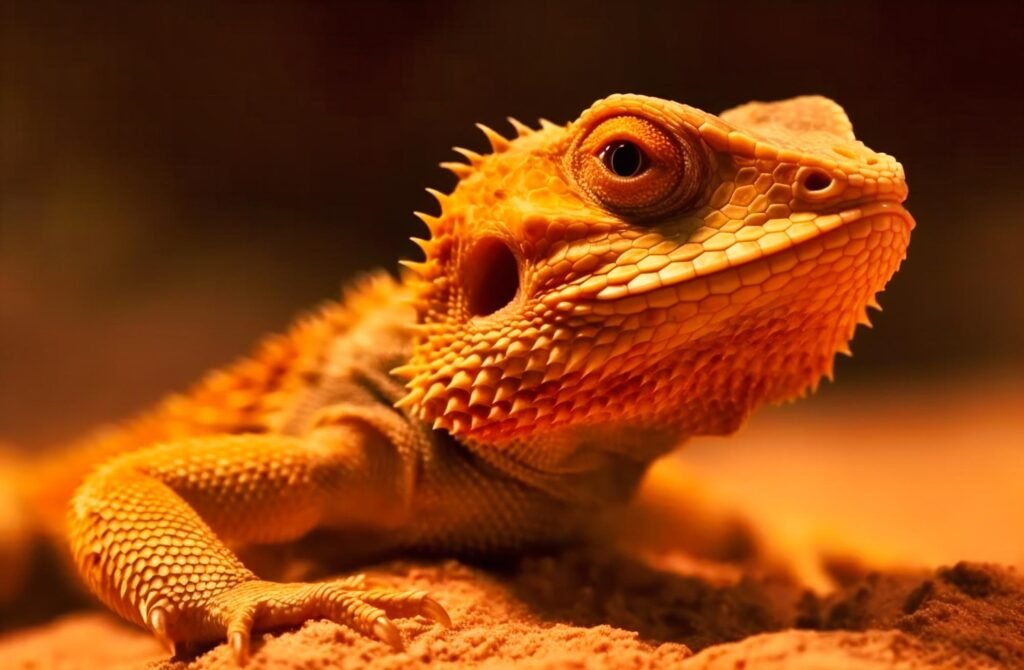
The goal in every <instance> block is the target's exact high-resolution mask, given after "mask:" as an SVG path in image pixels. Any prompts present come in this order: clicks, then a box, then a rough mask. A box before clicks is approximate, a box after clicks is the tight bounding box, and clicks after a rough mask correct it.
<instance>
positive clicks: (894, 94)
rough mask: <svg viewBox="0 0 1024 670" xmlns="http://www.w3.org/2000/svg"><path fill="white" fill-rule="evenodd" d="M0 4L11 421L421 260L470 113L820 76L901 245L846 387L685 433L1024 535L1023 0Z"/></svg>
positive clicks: (739, 491) (5, 374) (214, 353)
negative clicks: (900, 208) (899, 261)
mask: <svg viewBox="0 0 1024 670" xmlns="http://www.w3.org/2000/svg"><path fill="white" fill-rule="evenodd" d="M0 6H2V15H0V439H2V440H6V441H9V442H11V443H12V444H15V445H18V447H20V448H28V449H38V448H43V447H46V446H48V445H53V444H59V443H60V442H61V441H62V440H66V439H68V438H69V437H71V436H74V435H76V434H78V433H79V432H81V431H82V430H84V429H86V428H87V427H89V426H91V425H93V424H96V423H98V422H103V421H108V420H113V419H116V418H119V417H122V416H125V415H126V414H130V413H131V412H134V411H136V410H139V409H140V408H143V407H145V406H146V405H147V404H149V403H151V402H152V401H154V400H155V399H157V398H159V397H160V396H161V395H162V394H164V393H165V392H166V391H168V390H171V389H179V388H182V387H183V386H185V385H187V384H188V383H189V382H190V381H191V380H193V379H195V378H196V377H197V376H198V375H199V374H200V373H201V372H203V371H204V370H206V369H207V368H209V367H211V366H214V365H218V364H221V363H223V362H226V361H228V360H230V359H232V358H234V357H235V356H237V355H238V354H240V353H242V352H244V351H245V350H246V349H247V347H248V346H249V345H250V343H252V342H253V341H254V340H256V339H257V338H258V337H259V336H260V335H261V334H262V333H264V332H265V331H268V330H274V329H279V328H281V327H283V326H284V325H285V324H286V323H287V322H288V320H289V319H290V318H291V317H292V316H293V315H295V314H296V313H297V312H299V311H301V310H302V309H305V308H307V307H309V306H312V305H313V304H315V303H317V302H319V301H322V300H325V299H329V298H332V297H335V296H337V295H338V291H339V287H340V285H341V283H342V282H343V281H345V280H346V279H349V278H351V277H352V276H354V275H356V274H358V273H360V272H363V271H366V270H369V269H371V268H375V267H379V266H383V267H386V268H391V269H393V268H395V261H396V260H397V259H398V258H401V257H414V256H415V255H416V250H415V248H414V247H413V246H412V245H411V244H410V243H408V242H407V240H406V238H407V237H408V236H410V235H414V234H421V233H422V230H421V224H419V223H418V222H417V221H416V220H415V219H414V218H413V217H412V216H411V212H412V211H413V210H416V209H423V210H426V211H434V209H433V208H434V207H436V206H435V205H434V204H433V201H432V199H431V198H430V197H429V196H428V195H426V194H425V193H424V192H423V188H424V187H426V186H434V187H438V188H442V189H447V188H450V187H451V186H452V185H453V178H452V177H451V176H450V175H448V174H447V173H444V172H443V171H441V170H439V169H438V168H437V167H436V163H437V162H438V161H441V160H450V159H452V158H453V156H454V154H452V153H451V151H450V147H451V146H452V145H464V146H469V147H471V148H476V149H482V147H484V146H486V145H485V142H484V140H483V138H482V136H480V135H479V133H478V132H477V131H476V130H475V129H474V128H473V125H472V124H473V122H475V121H481V122H484V123H487V124H488V125H492V126H494V127H496V128H507V126H506V125H504V121H503V119H504V118H505V116H507V115H513V116H516V117H518V118H520V119H523V120H527V121H531V122H532V121H533V120H534V119H536V118H537V117H538V116H545V117H548V118H551V119H553V120H555V121H558V122H565V121H567V120H570V119H572V118H574V117H575V116H576V115H577V114H578V113H579V111H581V110H582V109H583V108H585V107H586V106H587V105H589V104H590V103H591V102H592V101H593V100H595V99H597V98H599V97H603V96H605V95H607V94H609V93H613V92H636V93H646V94H651V95H656V96H661V97H666V98H672V99H676V100H681V101H685V102H687V103H689V104H692V105H694V106H696V107H699V108H702V109H705V110H708V111H714V112H717V111H720V110H722V109H725V108H727V107H730V106H733V105H736V104H739V103H743V102H746V101H748V100H750V99H762V100H767V99H775V98H783V97H787V96H792V95H798V94H804V93H820V94H824V95H827V96H830V97H833V98H834V99H836V100H837V101H838V102H840V104H842V105H843V106H844V107H845V108H846V110H847V112H848V113H849V115H850V117H851V119H852V120H853V124H854V127H855V130H856V132H857V134H858V136H859V137H860V138H861V139H863V140H864V141H865V142H866V143H867V144H868V145H869V146H870V147H872V148H874V149H876V150H880V151H885V152H887V153H891V154H893V155H895V156H897V157H898V158H899V159H900V160H901V161H902V162H903V164H904V166H905V167H906V170H907V174H908V179H909V183H910V188H911V196H910V201H909V207H910V209H911V211H912V212H913V213H914V215H915V216H916V218H917V221H918V228H917V230H916V231H915V232H914V237H913V242H912V244H911V248H910V254H909V260H908V262H907V263H906V264H905V265H904V267H903V269H902V271H901V272H900V273H899V274H898V275H897V276H896V277H895V279H894V280H893V282H892V283H891V285H890V287H889V290H888V291H887V292H886V293H885V294H884V295H883V296H882V297H881V302H882V304H883V306H884V308H885V313H884V314H881V315H876V317H875V318H874V321H875V323H876V326H875V329H874V330H873V331H867V332H866V331H861V332H860V333H859V335H858V337H857V339H856V340H855V342H854V345H853V350H854V352H855V359H853V360H849V359H845V358H842V359H841V360H840V361H839V363H838V366H837V380H838V384H837V385H836V386H831V385H827V384H826V385H825V388H824V389H823V392H822V393H821V394H819V396H818V397H816V398H815V399H813V400H810V401H807V402H805V403H801V404H799V405H796V406H794V407H793V408H785V409H783V410H773V411H768V412H764V413H762V414H761V415H759V416H758V417H757V418H756V419H755V421H754V422H753V424H752V425H751V426H750V427H748V428H747V429H746V430H745V431H744V432H742V433H741V434H740V436H738V437H737V438H736V439H734V440H732V444H729V443H725V442H721V441H716V440H710V441H700V442H698V443H697V444H695V445H694V446H693V448H692V449H691V458H692V462H693V463H694V464H695V467H697V468H698V470H700V471H701V472H704V473H706V474H707V476H708V477H709V478H710V479H712V480H713V481H715V482H718V484H717V485H718V486H719V487H720V488H721V489H722V490H723V491H726V492H728V494H729V495H730V497H733V498H735V499H738V500H743V501H744V504H748V505H749V506H750V507H751V508H752V509H755V510H760V511H761V512H762V513H765V514H768V513H769V512H770V513H771V514H770V515H771V516H779V515H783V516H785V515H787V514H788V515H789V516H791V517H793V518H796V517H797V516H799V515H800V514H805V515H806V514H807V511H808V509H813V510H814V512H815V514H816V515H817V516H819V517H822V518H825V519H827V520H828V522H829V523H833V522H834V523H836V524H838V525H839V526H840V527H843V528H852V527H856V529H857V530H855V531H850V533H852V534H857V533H861V534H863V535H864V536H870V537H872V538H880V539H879V542H880V543H881V544H890V545H899V546H900V547H901V548H902V547H903V544H901V543H904V544H906V548H907V549H908V551H917V552H919V553H922V554H925V553H927V554H929V555H933V554H934V555H936V556H940V557H947V556H949V557H952V556H954V555H955V554H956V552H959V551H961V550H964V549H970V550H971V551H973V552H975V553H974V554H973V555H975V556H978V557H982V558H994V559H999V560H1017V559H1024V540H1022V539H1020V538H1024V518H1022V517H1024V493H1021V490H1022V489H1024V461H1022V453H1024V420H1022V418H1021V416H1020V407H1021V402H1022V401H1024V384H1022V374H1021V373H1022V371H1024V347H1022V346H1021V345H1022V343H1024V256H1022V253H1024V251H1022V250H1024V221H1022V212H1024V195H1022V192H1024V189H1022V188H1021V183H1022V182H1024V123H1022V119H1024V94H1022V92H1021V87H1020V82H1019V73H1020V72H1021V71H1022V68H1024V49H1022V48H1021V41H1020V29H1021V28H1020V27H1021V25H1022V22H1024V9H1022V5H1021V4H1020V3H1003V4H996V3H984V2H971V3H958V4H950V5H942V4H941V3H912V2H908V3H889V2H877V3H872V2H867V1H863V0H862V1H861V2H857V3H814V2H788V3H787V2H754V3H747V4H743V5H742V6H740V5H737V4H735V3H710V2H709V3H684V2H678V1H676V2H666V3H615V4H612V3H608V5H607V6H604V5H602V4H601V3H593V2H549V3H537V4H534V3H529V2H516V3H497V4H492V3H481V2H472V1H465V2H431V3H425V4H423V5H415V4H411V3H409V4H406V3H389V2H368V3H362V4H346V3H270V2H257V3H238V4H234V3H208V2H175V3H127V2H124V3H105V2H98V3H70V2H69V3H52V2H29V1H25V2H9V1H6V0H5V1H3V2H2V5H0ZM766 468H768V471H769V472H770V473H772V474H770V476H765V472H766ZM844 515H846V516H844ZM979 515H982V516H980V517H979ZM961 517H962V518H961ZM922 520H924V521H925V522H926V523H922ZM808 523H810V522H808ZM929 529H931V531H929ZM929 532H930V533H931V534H930V535H929ZM922 533H923V534H924V535H922ZM925 536H927V537H925Z"/></svg>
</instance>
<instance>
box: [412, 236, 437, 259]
mask: <svg viewBox="0 0 1024 670" xmlns="http://www.w3.org/2000/svg"><path fill="white" fill-rule="evenodd" d="M409 241H410V242H412V243H413V244H415V245H416V246H418V247H419V248H420V249H421V250H422V251H423V255H424V256H427V257H429V256H430V249H431V247H432V245H431V242H430V240H425V239H423V238H422V237H410V238H409Z"/></svg>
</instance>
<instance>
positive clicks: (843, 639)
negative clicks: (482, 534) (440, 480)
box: [0, 383, 1024, 670]
mask: <svg viewBox="0 0 1024 670" xmlns="http://www.w3.org/2000/svg"><path fill="white" fill-rule="evenodd" d="M965 398H969V400H967V399H965ZM1022 401H1024V389H1021V388H1020V387H1019V386H1018V385H1014V384H1012V383H1007V384H1002V385H986V388H985V389H983V390H976V391H974V392H972V393H970V394H968V395H966V396H965V395H956V394H952V393H949V392H943V391H936V390H931V391H917V392H915V393H912V394H910V395H906V394H904V395H901V396H900V399H899V402H894V401H893V399H892V398H891V397H877V396H874V395H859V394H857V392H856V390H855V389H854V391H852V392H850V393H846V392H844V393H841V394H840V393H832V392H826V393H825V394H824V396H823V397H822V398H818V399H815V400H813V401H811V402H809V403H806V405H807V406H806V407H803V406H797V407H795V408H787V409H784V410H782V411H776V412H769V413H766V414H765V415H763V417H758V418H756V419H755V421H754V422H753V423H752V425H751V426H750V427H748V428H747V429H746V430H745V431H744V432H742V433H741V434H740V435H738V436H735V437H734V438H731V439H730V440H728V441H724V440H705V441H698V442H696V443H695V444H693V445H692V448H691V449H689V450H688V451H687V452H685V453H684V454H683V455H682V456H679V457H674V460H672V461H670V462H669V463H666V464H664V466H663V467H662V468H659V469H658V470H657V471H656V473H657V476H656V477H654V478H653V483H652V484H651V485H650V486H649V487H648V489H647V490H646V492H645V494H644V496H643V497H642V498H641V502H640V504H638V505H637V506H636V508H635V509H634V510H633V511H632V512H631V513H630V515H628V516H627V517H626V518H625V521H626V524H625V533H624V536H623V537H624V545H625V546H628V547H630V548H631V549H633V550H635V549H637V547H640V548H641V551H639V552H636V551H633V552H631V553H632V554H633V556H634V558H630V557H628V556H627V555H626V554H625V553H623V552H621V551H620V552H609V551H596V550H593V549H582V548H580V549H572V550H568V551H566V552H564V553H560V554H553V555H537V556H528V557H524V558H521V559H518V560H517V561H515V562H513V563H511V564H505V565H502V566H500V567H495V566H489V567H482V566H470V565H466V564H463V563H459V562H454V561H452V562H445V563H407V562H402V563H389V564H384V565H378V566H374V567H372V568H371V569H370V570H369V571H368V574H369V576H370V577H371V578H373V579H375V580H377V581H380V582H383V583H386V584H393V585H394V586H396V587H399V588H412V587H416V588H429V589H430V590H431V591H432V592H433V594H434V595H435V596H436V597H437V599H438V600H439V601H441V602H442V603H443V604H444V605H445V606H446V608H447V609H448V610H449V612H450V614H451V615H452V619H453V621H454V627H453V628H452V629H450V630H445V629H441V628H440V627H437V626H434V625H430V623H429V622H427V621H425V620H410V621H402V622H399V623H400V627H401V629H402V632H403V635H404V636H405V640H406V650H405V651H404V652H401V653H395V652H392V651H390V650H389V649H388V648H386V647H385V646H383V645H382V644H380V643H377V642H374V641H372V640H368V639H365V638H361V637H359V636H357V635H355V634H353V633H352V632H351V631H349V630H348V629H346V628H344V627H342V626H338V625H335V624H333V623H330V622H326V621H315V622H308V623H307V624H306V625H304V626H303V627H301V628H299V629H297V630H287V631H274V632H271V633H266V634H263V635H258V636H255V637H254V654H253V657H252V659H251V661H250V667H253V668H288V669H298V668H348V667H370V668H408V667H418V666H422V665H430V666H431V667H449V666H451V667H480V668H498V667H506V666H510V665H515V666H516V667H526V668H604V667H608V668H618V667H626V668H647V667H681V668H684V669H693V668H701V669H715V670H717V669H725V668H730V669H735V668H753V667H756V668H768V669H773V668H780V669H781V668H795V669H797V670H803V669H810V668H816V669H821V668H849V669H852V670H861V669H864V670H868V669H872V670H873V669H876V668H879V669H880V668H907V669H910V668H987V667H997V668H1024V574H1022V571H1021V569H1020V568H1014V567H1013V565H1014V564H1017V565H1024V561H1022V560H1021V559H1024V540H1022V539H1021V538H1024V487H1021V486H1020V485H1019V482H1020V481H1021V479H1022V478H1024V460H1022V459H1024V456H1022V453H1024V449H1021V445H1022V444H1024V442H1022V441H1021V436H1022V434H1024V433H1022V431H1021V428H1022V427H1024V422H1022V421H1021V419H1020V418H1019V416H1018V413H1019V407H1021V402H1022ZM680 459H681V460H680ZM683 462H685V463H686V464H687V465H686V466H685V468H686V469H685V470H681V469H680V463H683ZM659 478H660V479H659ZM666 482H669V483H668V484H667V485H666ZM671 482H676V484H674V485H673V484H672V483H671ZM695 491H697V492H696V493H695ZM677 493H678V494H679V495H675V494H677ZM721 501H728V503H725V502H721ZM680 502H683V503H694V504H695V506H696V507H697V508H699V507H700V506H701V505H704V506H706V507H707V509H704V510H700V509H698V511H696V512H694V511H693V509H694V506H693V505H685V506H683V507H680V505H679V503H680ZM732 508H734V509H732ZM737 510H738V511H737ZM744 519H750V521H749V522H745V521H744ZM733 526H734V527H735V528H734V532H725V533H723V532H722V529H723V528H731V527H733ZM752 528H756V529H757V532H751V530H750V529H752ZM684 529H686V531H685V532H684ZM723 538H724V540H723ZM821 551H824V552H825V554H826V555H829V556H831V557H832V559H831V561H830V562H829V566H830V574H831V576H832V578H833V579H835V580H837V582H838V584H839V586H838V589H837V590H835V591H833V592H832V593H831V594H825V593H822V592H818V593H817V594H816V593H813V592H811V591H809V590H808V589H807V588H805V585H804V584H805V582H800V583H798V582H797V581H795V580H794V579H792V578H790V577H788V576H785V575H784V574H783V573H782V572H780V571H778V570H776V569H775V568H776V567H778V566H780V565H784V566H789V567H795V569H796V570H797V572H802V571H803V568H805V567H807V565H808V562H809V561H810V559H811V558H813V557H815V556H818V555H820V552H821ZM638 553H639V555H642V556H643V559H644V560H643V561H641V560H639V559H638V558H636V557H635V556H637V554H638ZM849 555H855V556H858V557H859V559H858V560H856V561H854V560H849V559H845V558H843V557H844V556H849ZM960 559H971V560H973V561H988V562H987V563H982V562H959V560H960ZM864 561H867V563H869V564H871V565H872V566H874V567H873V568H872V569H865V568H864V567H863V565H864ZM997 564H1002V565H997ZM908 565H915V566H919V567H914V568H908V567H901V566H908ZM942 565H945V566H947V567H940V566H942ZM653 566H657V567H656V568H655V567H653ZM773 566H774V567H773ZM34 588H35V589H46V588H47V586H46V581H45V580H43V581H42V582H40V583H36V584H35V585H34ZM22 602H25V601H24V600H22ZM29 602H30V603H31V602H32V601H31V599H30V601H29ZM15 618H16V617H15ZM12 620H13V619H12V618H11V615H10V613H8V615H7V616H6V617H0V625H3V624H4V623H6V624H8V625H9V624H10V623H11V621H12ZM229 661H230V658H229V655H228V651H227V649H226V648H225V647H216V648H213V649H209V650H193V652H192V653H191V654H189V655H183V656H182V657H181V658H178V659H174V660H172V661H167V655H166V653H165V652H164V651H163V650H162V649H161V648H159V647H158V646H157V644H156V643H155V642H154V641H153V640H152V639H151V638H150V637H149V636H148V635H147V634H145V633H142V632H139V631H136V630H134V629H132V628H129V627H127V626H123V625H121V624H119V623H118V622H117V621H116V620H115V619H114V618H113V617H111V616H109V615H107V614H105V613H99V612H90V611H79V612H78V613H74V614H65V615H63V616H62V617H60V618H57V619H55V620H52V621H51V622H50V623H47V624H44V625H42V626H37V627H35V628H22V629H20V630H14V631H13V632H9V633H8V634H6V635H5V636H4V637H2V638H0V667H4V668H7V667H12V668H33V669H38V670H44V669H48V668H61V669H65V668H66V669H72V668H105V669H118V670H120V669H121V668H138V667H151V668H168V669H169V668H174V669H175V670H181V669H183V668H215V667H230V662H229Z"/></svg>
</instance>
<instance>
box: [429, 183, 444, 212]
mask: <svg viewBox="0 0 1024 670" xmlns="http://www.w3.org/2000/svg"><path fill="white" fill-rule="evenodd" d="M427 193H429V194H430V195H432V196H434V199H436V200H437V204H439V205H441V209H444V206H445V204H447V202H448V199H449V195H448V194H447V193H442V192H441V191H438V190H437V189H436V188H427Z"/></svg>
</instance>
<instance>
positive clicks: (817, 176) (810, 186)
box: [804, 170, 832, 193]
mask: <svg viewBox="0 0 1024 670" xmlns="http://www.w3.org/2000/svg"><path fill="white" fill-rule="evenodd" d="M831 185H832V177H830V176H828V175H827V174H825V173H824V172H819V171H817V170H815V171H813V172H809V173H808V174H807V176H806V177H804V188H805V189H806V190H807V191H810V192H811V193H814V192H816V191H824V190H825V189H827V188H828V187H829V186H831Z"/></svg>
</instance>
